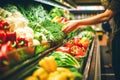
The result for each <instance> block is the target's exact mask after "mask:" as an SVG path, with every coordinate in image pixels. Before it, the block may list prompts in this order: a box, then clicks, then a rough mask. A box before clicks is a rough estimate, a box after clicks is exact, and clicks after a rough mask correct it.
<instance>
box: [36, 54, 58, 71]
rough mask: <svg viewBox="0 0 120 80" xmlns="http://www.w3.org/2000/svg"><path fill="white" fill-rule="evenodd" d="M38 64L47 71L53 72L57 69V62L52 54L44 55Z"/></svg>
mask: <svg viewBox="0 0 120 80" xmlns="http://www.w3.org/2000/svg"><path fill="white" fill-rule="evenodd" d="M38 65H39V66H41V67H43V68H44V69H45V70H47V71H48V72H54V71H56V69H57V63H56V62H55V59H54V57H53V56H49V57H45V58H43V59H42V60H41V61H39V63H38Z"/></svg>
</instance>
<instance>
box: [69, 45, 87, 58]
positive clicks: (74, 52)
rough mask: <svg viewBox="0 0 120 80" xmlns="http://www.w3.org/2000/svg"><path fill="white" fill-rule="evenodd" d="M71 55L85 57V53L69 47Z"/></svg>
mask: <svg viewBox="0 0 120 80" xmlns="http://www.w3.org/2000/svg"><path fill="white" fill-rule="evenodd" d="M71 54H72V55H73V56H85V52H84V51H83V50H82V48H80V47H79V46H72V47H71Z"/></svg>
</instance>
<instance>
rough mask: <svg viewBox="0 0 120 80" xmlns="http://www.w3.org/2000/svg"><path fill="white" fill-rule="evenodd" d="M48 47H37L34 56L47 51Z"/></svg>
mask: <svg viewBox="0 0 120 80" xmlns="http://www.w3.org/2000/svg"><path fill="white" fill-rule="evenodd" d="M49 47H50V46H45V45H38V46H36V47H35V54H39V53H40V52H43V51H45V50H47V49H48V48H49Z"/></svg>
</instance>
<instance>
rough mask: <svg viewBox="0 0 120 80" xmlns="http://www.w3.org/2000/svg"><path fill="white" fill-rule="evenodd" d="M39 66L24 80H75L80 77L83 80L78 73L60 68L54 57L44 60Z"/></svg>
mask: <svg viewBox="0 0 120 80" xmlns="http://www.w3.org/2000/svg"><path fill="white" fill-rule="evenodd" d="M38 66H39V68H38V69H36V70H35V71H33V72H32V74H31V76H28V77H26V78H25V79H24V80H75V77H76V76H77V77H78V76H79V80H80V79H81V78H82V75H81V74H80V73H78V72H77V71H74V72H73V71H71V70H70V69H68V68H65V67H59V66H58V65H57V63H56V61H55V57H54V56H49V57H45V58H43V59H42V60H40V61H39V63H38ZM75 73H76V74H77V75H75Z"/></svg>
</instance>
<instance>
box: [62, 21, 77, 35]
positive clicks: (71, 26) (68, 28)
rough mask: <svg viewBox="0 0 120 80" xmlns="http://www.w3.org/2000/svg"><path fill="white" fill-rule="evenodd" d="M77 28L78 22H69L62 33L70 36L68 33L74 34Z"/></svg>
mask: <svg viewBox="0 0 120 80" xmlns="http://www.w3.org/2000/svg"><path fill="white" fill-rule="evenodd" d="M77 26H78V22H77V21H75V20H74V21H68V22H66V24H65V27H64V28H63V30H62V31H63V32H64V33H65V34H68V33H70V32H72V31H73V30H75V29H76V28H77Z"/></svg>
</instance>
